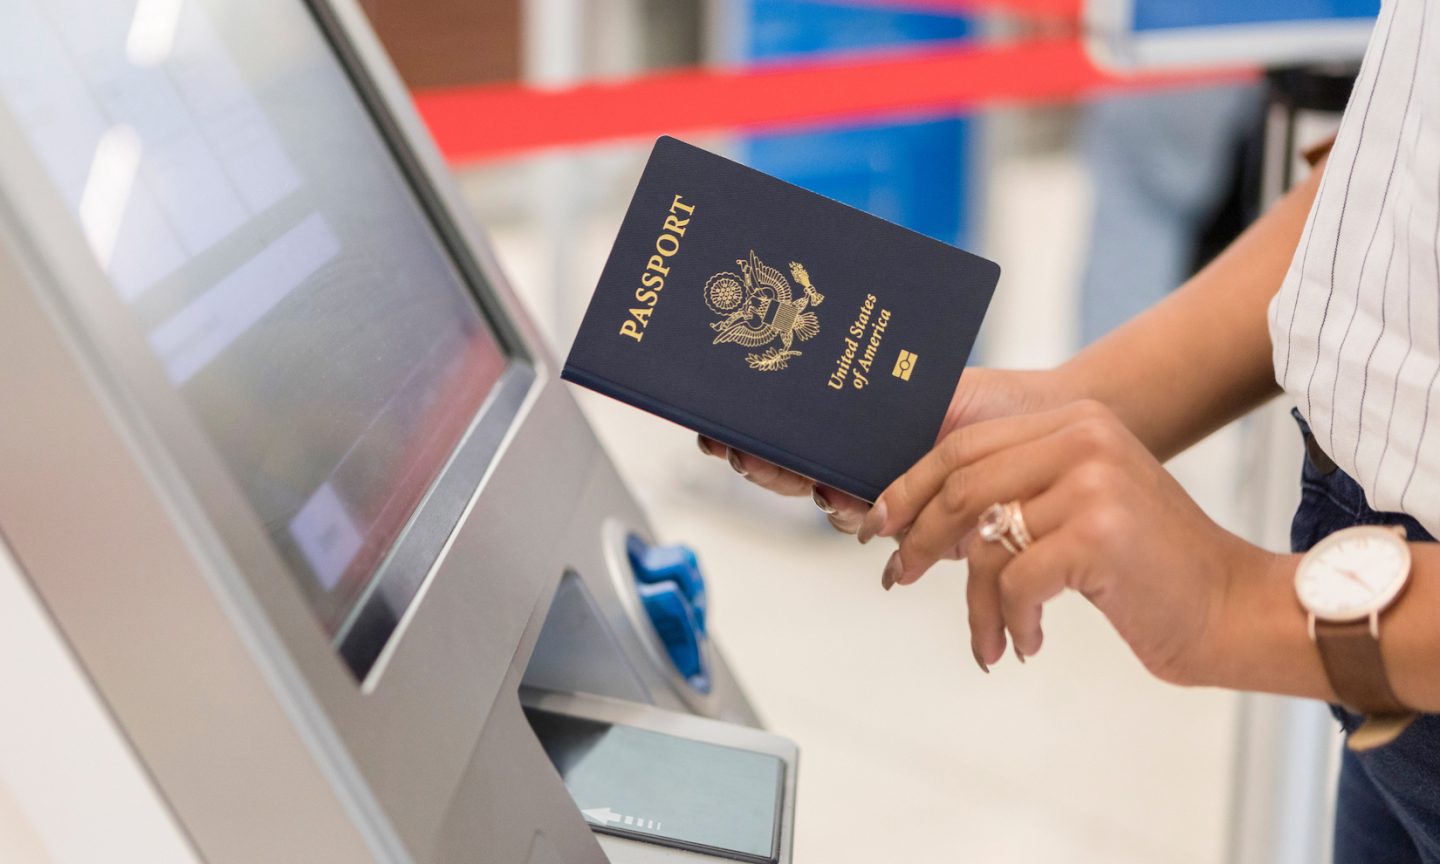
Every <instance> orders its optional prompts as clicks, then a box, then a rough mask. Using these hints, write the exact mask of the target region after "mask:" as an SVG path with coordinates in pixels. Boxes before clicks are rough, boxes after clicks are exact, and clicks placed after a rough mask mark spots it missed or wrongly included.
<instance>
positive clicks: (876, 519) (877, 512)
mask: <svg viewBox="0 0 1440 864" xmlns="http://www.w3.org/2000/svg"><path fill="white" fill-rule="evenodd" d="M884 527H885V502H884V501H876V502H875V506H874V507H871V508H870V512H869V513H866V514H865V521H864V522H861V523H860V530H859V532H857V533H856V535H855V536H856V538H857V539H858V540H859V541H860V542H861V543H869V542H870V541H871V539H873V538H874V537H875V535H876V534H878V533H879V532H880V529H881V528H884Z"/></svg>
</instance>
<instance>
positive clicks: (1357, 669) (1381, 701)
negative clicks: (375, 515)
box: [1315, 618, 1410, 714]
mask: <svg viewBox="0 0 1440 864" xmlns="http://www.w3.org/2000/svg"><path fill="white" fill-rule="evenodd" d="M1315 644H1316V646H1317V647H1318V648H1319V649H1320V660H1321V662H1323V663H1324V664H1325V673H1326V675H1328V676H1329V678H1330V685H1331V686H1332V687H1334V688H1335V695H1336V696H1339V697H1340V702H1341V704H1343V705H1344V706H1345V707H1347V708H1349V709H1350V710H1352V711H1357V712H1359V713H1361V714H1408V713H1409V712H1410V709H1409V708H1406V707H1405V705H1404V704H1403V703H1402V702H1401V701H1400V698H1399V697H1398V696H1396V695H1395V691H1394V690H1392V689H1391V688H1390V679H1389V678H1388V677H1386V675H1385V661H1384V660H1383V659H1382V658H1381V656H1380V640H1378V639H1376V638H1375V637H1374V635H1372V634H1371V632H1370V620H1369V619H1368V618H1367V619H1364V620H1360V621H1348V622H1346V623H1344V624H1337V623H1334V622H1331V621H1318V620H1317V621H1316V622H1315Z"/></svg>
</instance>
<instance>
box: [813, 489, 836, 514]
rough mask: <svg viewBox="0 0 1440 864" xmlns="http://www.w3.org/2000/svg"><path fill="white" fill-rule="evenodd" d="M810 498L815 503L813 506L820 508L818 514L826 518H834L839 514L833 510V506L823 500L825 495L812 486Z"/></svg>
mask: <svg viewBox="0 0 1440 864" xmlns="http://www.w3.org/2000/svg"><path fill="white" fill-rule="evenodd" d="M810 497H811V499H813V500H814V501H815V506H816V507H819V508H820V512H822V513H824V514H825V515H826V516H834V515H835V514H836V513H839V512H840V511H839V510H836V509H835V507H834V505H832V504H831V503H830V502H829V501H826V500H825V493H824V492H821V491H820V487H819V486H812V487H811V488H810Z"/></svg>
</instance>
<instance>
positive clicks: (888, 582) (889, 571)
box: [880, 551, 904, 591]
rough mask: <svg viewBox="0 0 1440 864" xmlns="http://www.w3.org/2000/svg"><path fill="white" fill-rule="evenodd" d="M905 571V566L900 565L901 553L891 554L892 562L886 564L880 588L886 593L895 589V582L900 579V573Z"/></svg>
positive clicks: (881, 575) (881, 576)
mask: <svg viewBox="0 0 1440 864" xmlns="http://www.w3.org/2000/svg"><path fill="white" fill-rule="evenodd" d="M903 569H904V565H902V564H901V563H900V553H899V552H898V551H895V552H891V553H890V560H889V561H886V562H885V572H884V573H882V574H880V587H882V588H884V589H885V590H886V591H889V590H890V589H891V588H893V587H895V580H897V579H899V578H900V571H901V570H903Z"/></svg>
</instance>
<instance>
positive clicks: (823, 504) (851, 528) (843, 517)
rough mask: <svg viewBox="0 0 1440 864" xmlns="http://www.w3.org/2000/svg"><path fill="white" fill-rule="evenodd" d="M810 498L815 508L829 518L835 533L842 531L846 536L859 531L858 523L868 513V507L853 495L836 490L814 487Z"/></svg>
mask: <svg viewBox="0 0 1440 864" xmlns="http://www.w3.org/2000/svg"><path fill="white" fill-rule="evenodd" d="M810 497H811V498H813V499H814V501H815V506H816V507H819V508H820V509H821V511H823V512H824V513H825V515H826V517H828V518H829V520H830V524H831V525H832V526H834V528H835V530H836V531H843V532H844V533H846V534H854V533H855V532H856V531H858V530H859V529H860V523H861V522H862V521H863V520H864V519H865V514H866V513H867V512H869V510H870V505H869V504H866V503H865V502H864V501H861V500H860V499H859V498H856V497H855V496H853V495H848V494H846V493H844V492H841V491H840V490H838V489H831V488H830V487H828V486H821V485H819V484H818V483H817V484H816V485H815V487H814V489H813V491H812V492H811V493H810Z"/></svg>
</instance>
